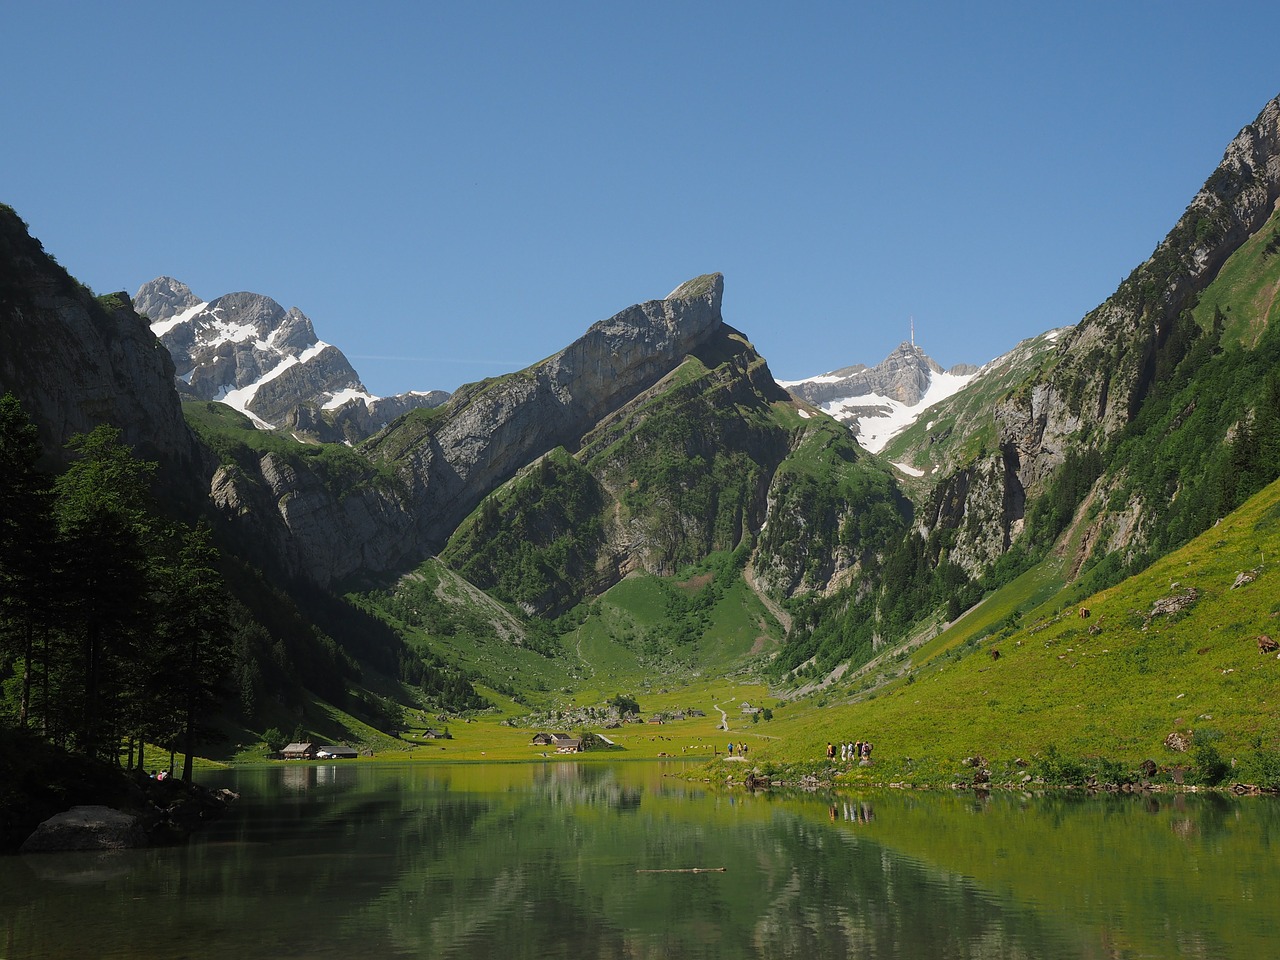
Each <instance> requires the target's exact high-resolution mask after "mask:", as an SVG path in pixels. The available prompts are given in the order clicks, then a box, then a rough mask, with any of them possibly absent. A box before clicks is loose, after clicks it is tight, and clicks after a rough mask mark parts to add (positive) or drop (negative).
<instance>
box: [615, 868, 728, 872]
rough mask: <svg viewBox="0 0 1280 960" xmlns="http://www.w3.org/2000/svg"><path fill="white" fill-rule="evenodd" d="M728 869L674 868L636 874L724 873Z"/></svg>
mask: <svg viewBox="0 0 1280 960" xmlns="http://www.w3.org/2000/svg"><path fill="white" fill-rule="evenodd" d="M728 869H729V868H728V867H672V868H671V869H669V870H636V873H724V872H725V871H726V870H728Z"/></svg>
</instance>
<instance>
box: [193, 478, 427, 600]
mask: <svg viewBox="0 0 1280 960" xmlns="http://www.w3.org/2000/svg"><path fill="white" fill-rule="evenodd" d="M209 499H210V501H211V502H212V504H213V506H214V507H215V509H216V510H217V511H218V513H219V515H220V516H221V519H222V522H223V525H224V527H225V529H226V530H227V531H228V532H229V533H230V535H231V536H232V537H233V538H234V539H235V540H236V542H238V543H240V544H241V545H242V546H245V547H248V548H249V549H250V551H251V553H252V555H254V556H256V557H257V558H258V562H260V563H264V564H265V565H266V566H267V567H268V568H269V569H271V570H272V571H273V572H276V573H280V574H283V575H285V576H286V577H290V578H295V579H305V580H310V581H312V582H314V583H319V584H322V585H329V584H333V583H337V582H340V581H342V580H344V579H346V578H348V577H353V576H357V575H359V574H362V573H377V572H382V571H386V570H391V569H394V568H395V567H396V566H397V565H398V564H400V563H401V562H403V561H405V560H406V559H407V558H414V559H416V557H417V551H416V540H415V536H414V529H413V523H412V521H411V519H410V517H409V515H408V513H407V504H406V503H405V500H404V498H403V497H402V496H401V495H400V494H399V492H398V491H397V490H396V488H395V487H394V485H391V484H385V483H383V484H379V483H368V482H366V483H360V484H358V485H357V486H356V487H354V488H350V489H334V488H333V487H332V486H331V485H328V484H326V483H325V482H324V481H323V479H322V478H321V477H320V476H319V475H318V474H317V473H316V472H315V471H314V470H311V469H309V468H308V467H307V465H306V464H305V463H298V462H293V461H290V459H288V458H286V457H283V456H281V455H279V454H275V453H268V454H265V455H263V456H261V457H258V458H255V460H254V461H253V462H249V463H245V464H237V465H233V466H231V465H223V466H220V467H219V468H218V469H217V471H216V472H215V473H214V475H213V478H212V480H211V482H210V485H209Z"/></svg>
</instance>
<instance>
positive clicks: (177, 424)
mask: <svg viewBox="0 0 1280 960" xmlns="http://www.w3.org/2000/svg"><path fill="white" fill-rule="evenodd" d="M173 376H174V370H173V363H172V361H171V360H170V359H169V355H168V353H167V352H166V351H165V350H164V349H163V348H162V347H161V346H160V345H159V344H158V343H156V340H155V337H154V336H152V334H151V331H150V330H148V329H147V323H146V320H144V319H143V318H142V317H141V316H139V315H138V314H137V313H136V312H135V311H134V309H133V305H132V304H131V303H130V301H129V297H128V296H126V295H125V294H123V293H117V294H111V295H109V296H105V297H101V298H94V297H93V296H92V295H91V294H90V293H89V291H88V290H86V289H85V288H84V287H82V286H80V284H78V283H77V282H76V281H75V280H74V279H72V278H71V277H70V276H69V275H68V274H67V272H66V271H65V270H64V269H63V268H62V267H61V266H59V265H58V264H57V263H55V262H54V261H53V260H52V259H51V258H50V257H49V256H48V255H47V254H46V253H45V252H44V249H43V248H42V247H41V245H40V242H39V241H38V240H35V239H34V238H32V237H31V236H30V235H29V234H28V232H27V228H26V224H24V223H23V222H22V221H21V220H20V219H19V218H18V216H17V214H16V213H14V211H13V210H11V209H9V208H8V207H5V206H3V205H0V392H4V391H12V392H13V393H14V395H15V396H17V398H18V399H19V400H20V401H21V402H22V405H23V408H24V409H25V410H26V412H27V414H28V415H29V416H30V417H31V419H32V421H33V422H34V423H35V425H36V428H37V429H38V430H39V433H40V440H41V443H42V444H43V446H44V449H45V451H46V453H47V457H48V460H49V462H50V465H56V464H58V463H61V462H63V461H65V459H66V453H65V450H64V449H63V448H64V446H65V444H66V442H67V441H68V440H69V439H70V438H71V437H72V436H74V435H76V434H81V433H88V432H89V431H91V430H93V429H94V427H96V426H98V425H99V424H101V423H104V422H106V423H110V424H113V425H114V426H117V427H119V428H120V430H121V434H122V439H123V441H124V442H125V443H127V444H128V445H129V446H130V447H132V448H133V449H134V450H135V452H136V453H137V454H138V455H139V456H140V457H143V458H144V459H149V460H156V461H159V462H160V463H161V465H162V467H164V468H165V471H166V472H167V473H168V474H169V477H170V478H174V477H183V476H187V475H191V474H194V473H196V472H198V469H199V468H198V462H199V454H198V450H197V447H196V444H195V441H194V439H193V438H192V436H191V434H190V432H189V431H188V430H187V426H186V423H185V422H184V421H183V418H182V409H181V405H180V404H179V402H178V397H177V394H175V393H174V390H173Z"/></svg>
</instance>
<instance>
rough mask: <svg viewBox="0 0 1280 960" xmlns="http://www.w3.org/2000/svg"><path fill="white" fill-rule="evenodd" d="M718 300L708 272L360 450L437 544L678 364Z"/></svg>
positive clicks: (715, 278) (705, 330)
mask: <svg viewBox="0 0 1280 960" xmlns="http://www.w3.org/2000/svg"><path fill="white" fill-rule="evenodd" d="M723 292H724V280H723V278H722V277H721V276H720V274H712V275H708V276H706V277H700V278H697V279H696V280H693V281H690V282H689V283H687V284H684V285H683V286H681V287H679V288H678V289H677V290H675V291H674V292H673V293H672V294H671V296H669V297H668V298H667V299H665V300H651V301H648V302H647V303H642V304H638V305H636V306H633V307H629V308H627V309H626V310H623V311H622V312H621V313H618V314H616V315H615V316H613V317H611V318H609V319H608V320H602V321H600V322H599V323H596V324H594V325H593V326H592V327H591V328H590V329H588V330H587V332H586V334H585V335H583V336H582V337H581V338H579V339H578V340H576V341H575V342H574V343H572V344H570V345H569V346H568V347H566V348H565V349H564V350H562V351H560V352H559V353H557V354H555V355H554V356H552V357H550V358H549V359H547V360H544V361H543V362H542V363H540V364H537V365H536V366H533V367H529V368H528V369H526V370H522V371H520V372H519V373H516V374H512V375H510V376H507V377H501V378H498V379H496V380H489V381H484V382H482V383H478V384H470V385H468V386H466V387H463V388H461V389H459V390H458V391H457V393H455V394H454V396H453V397H452V398H451V399H450V401H449V402H448V404H446V405H445V408H444V410H443V411H442V414H441V416H440V418H439V419H438V420H437V421H434V422H433V423H432V424H431V426H430V427H429V428H428V429H425V430H421V429H420V427H419V426H418V425H405V426H404V427H403V428H396V427H394V426H393V427H392V428H391V429H389V430H387V431H386V432H385V433H384V434H383V435H381V436H380V437H378V438H375V440H374V441H372V442H371V443H370V445H369V446H368V447H367V450H368V452H369V453H370V454H371V455H372V456H374V457H375V458H377V457H381V456H394V457H395V459H396V462H397V464H398V472H399V475H400V478H401V479H402V481H403V482H404V484H405V486H406V488H407V489H408V490H409V492H410V496H411V498H412V500H413V504H414V510H415V513H416V514H417V516H418V519H419V524H420V529H421V530H422V532H423V535H424V537H425V538H426V539H427V541H428V542H430V543H432V544H435V545H439V544H440V543H442V542H443V540H444V539H445V538H446V537H447V536H448V535H449V533H450V532H451V531H452V530H453V528H454V526H456V525H457V523H458V522H459V521H460V520H461V519H462V518H463V517H464V516H466V514H467V513H468V512H470V510H471V509H472V508H474V507H475V505H476V504H477V503H479V502H480V500H481V499H482V498H483V497H484V496H485V494H487V493H488V492H489V491H491V490H492V489H494V487H496V486H497V485H498V484H499V483H501V482H502V481H504V480H506V479H507V478H508V477H510V476H511V475H512V474H514V473H515V471H516V470H517V469H519V468H520V467H521V466H523V465H525V464H527V463H529V462H531V461H532V460H533V459H535V458H536V457H538V456H540V455H541V454H543V453H546V452H547V451H549V450H551V449H553V448H555V447H557V446H561V445H564V446H566V447H569V448H570V449H572V448H574V447H575V446H576V444H577V442H578V440H579V439H580V438H581V437H582V436H583V435H584V434H585V433H586V432H587V431H588V430H589V429H590V428H591V427H592V426H593V425H594V424H595V423H596V422H597V421H598V420H600V419H601V418H602V417H604V416H605V415H606V414H607V413H609V412H610V411H612V410H614V409H616V408H617V407H619V406H621V405H622V404H624V403H625V402H626V401H627V400H629V399H630V398H632V397H634V396H636V395H637V394H638V393H639V392H640V391H641V390H643V389H645V388H646V387H648V386H650V385H652V384H653V383H655V382H656V381H657V380H658V379H660V378H661V377H662V376H664V375H665V374H667V373H669V372H670V371H671V370H672V369H674V368H675V367H676V366H677V365H679V363H680V362H681V361H682V360H683V358H684V357H685V355H686V354H688V353H690V352H692V351H693V350H694V349H695V348H696V347H697V346H698V345H699V344H700V343H702V342H703V341H704V340H705V339H706V338H707V337H709V336H710V335H711V334H712V333H713V332H714V331H715V330H716V329H717V328H718V327H719V326H720V324H721V323H722V318H721V313H720V304H721V297H722V295H723ZM414 430H418V431H420V432H419V433H418V434H416V435H411V434H410V431H414Z"/></svg>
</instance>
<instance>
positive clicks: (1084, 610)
mask: <svg viewBox="0 0 1280 960" xmlns="http://www.w3.org/2000/svg"><path fill="white" fill-rule="evenodd" d="M1080 619H1081V620H1088V619H1089V608H1088V607H1081V608H1080Z"/></svg>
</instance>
